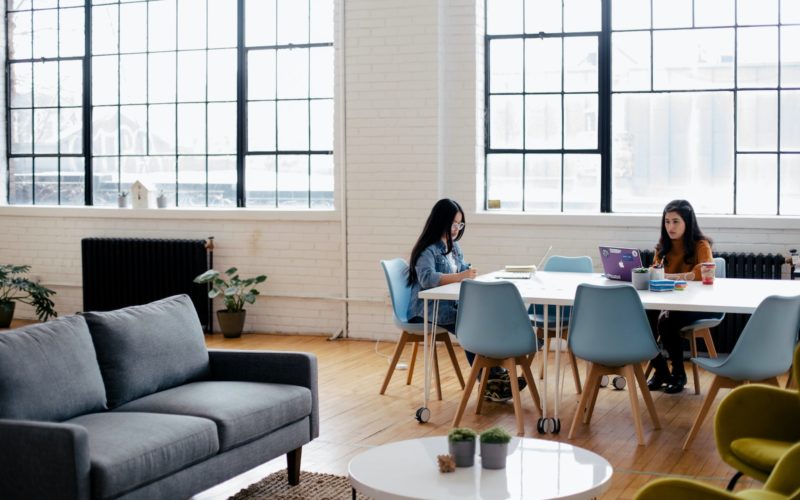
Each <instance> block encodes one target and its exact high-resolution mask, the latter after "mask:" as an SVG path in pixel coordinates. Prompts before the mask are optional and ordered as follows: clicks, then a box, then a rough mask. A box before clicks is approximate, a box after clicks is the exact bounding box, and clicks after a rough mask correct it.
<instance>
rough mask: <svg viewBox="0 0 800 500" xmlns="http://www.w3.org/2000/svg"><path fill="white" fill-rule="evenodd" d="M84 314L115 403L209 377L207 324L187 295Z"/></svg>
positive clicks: (110, 399)
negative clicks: (201, 318)
mask: <svg viewBox="0 0 800 500" xmlns="http://www.w3.org/2000/svg"><path fill="white" fill-rule="evenodd" d="M84 317H85V318H86V322H87V323H88V325H89V331H90V332H91V334H92V340H93V341H94V346H95V350H96V351H97V359H98V361H99V363H100V371H101V373H102V374H103V380H104V381H105V385H106V395H107V398H108V406H109V407H110V408H114V407H116V406H119V405H121V404H124V403H126V402H128V401H131V400H133V399H136V398H138V397H140V396H146V395H147V394H152V393H154V392H157V391H160V390H163V389H169V388H170V387H175V386H177V385H181V384H183V383H185V382H188V381H192V380H199V379H202V378H205V377H206V376H208V373H209V364H208V350H207V349H206V346H205V339H204V337H203V328H202V327H201V326H200V320H199V319H198V318H197V312H196V311H195V309H194V306H193V305H192V301H191V300H190V299H189V297H188V296H186V295H176V296H174V297H169V298H166V299H163V300H159V301H156V302H152V303H150V304H146V305H143V306H134V307H127V308H125V309H119V310H117V311H109V312H87V313H84Z"/></svg>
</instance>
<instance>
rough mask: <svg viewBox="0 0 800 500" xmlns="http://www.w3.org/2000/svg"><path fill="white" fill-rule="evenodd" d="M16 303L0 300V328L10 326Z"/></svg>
mask: <svg viewBox="0 0 800 500" xmlns="http://www.w3.org/2000/svg"><path fill="white" fill-rule="evenodd" d="M16 306H17V303H16V302H14V301H13V300H12V301H9V302H0V328H8V327H9V326H11V320H12V319H14V308H15V307H16Z"/></svg>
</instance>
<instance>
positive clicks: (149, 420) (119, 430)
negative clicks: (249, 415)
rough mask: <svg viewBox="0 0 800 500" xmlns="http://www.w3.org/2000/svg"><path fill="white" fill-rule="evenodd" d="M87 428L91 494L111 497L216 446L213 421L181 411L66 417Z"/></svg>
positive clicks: (210, 452)
mask: <svg viewBox="0 0 800 500" xmlns="http://www.w3.org/2000/svg"><path fill="white" fill-rule="evenodd" d="M68 423H70V424H77V425H80V426H83V427H84V428H86V430H87V432H88V433H89V461H90V463H91V467H92V468H91V483H92V486H91V487H92V497H93V498H111V497H116V496H118V495H120V494H123V493H126V492H129V491H132V490H134V489H136V488H139V487H141V486H144V485H146V484H149V483H151V482H153V481H156V480H158V479H160V478H162V477H166V476H169V475H170V474H173V473H175V472H178V471H180V470H182V469H185V468H186V467H188V466H190V465H192V464H195V463H198V462H201V461H203V460H206V459H208V458H209V457H211V456H214V455H216V453H217V452H218V451H219V441H218V440H217V428H216V426H215V425H214V422H212V421H210V420H207V419H203V418H197V417H188V416H183V415H163V414H155V413H128V412H120V413H113V412H105V413H93V414H89V415H82V416H80V417H76V418H74V419H72V420H69V421H68Z"/></svg>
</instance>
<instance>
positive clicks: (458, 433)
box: [447, 427, 478, 467]
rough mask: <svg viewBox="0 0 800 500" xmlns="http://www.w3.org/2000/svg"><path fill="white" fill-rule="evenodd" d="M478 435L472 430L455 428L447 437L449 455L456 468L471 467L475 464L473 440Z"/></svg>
mask: <svg viewBox="0 0 800 500" xmlns="http://www.w3.org/2000/svg"><path fill="white" fill-rule="evenodd" d="M477 437H478V435H477V434H476V433H475V431H473V430H472V429H468V428H466V427H456V428H455V429H453V430H451V431H450V433H449V434H448V435H447V446H448V451H449V453H450V455H452V456H453V459H454V460H455V461H456V467H472V466H473V465H474V464H475V439H476V438H477Z"/></svg>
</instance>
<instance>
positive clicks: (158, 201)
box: [156, 194, 167, 208]
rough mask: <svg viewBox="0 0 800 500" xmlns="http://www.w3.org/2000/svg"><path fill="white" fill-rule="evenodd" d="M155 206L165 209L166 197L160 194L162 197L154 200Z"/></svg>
mask: <svg viewBox="0 0 800 500" xmlns="http://www.w3.org/2000/svg"><path fill="white" fill-rule="evenodd" d="M156 206H157V207H158V208H167V197H166V195H163V194H162V195H159V197H158V198H156Z"/></svg>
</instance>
